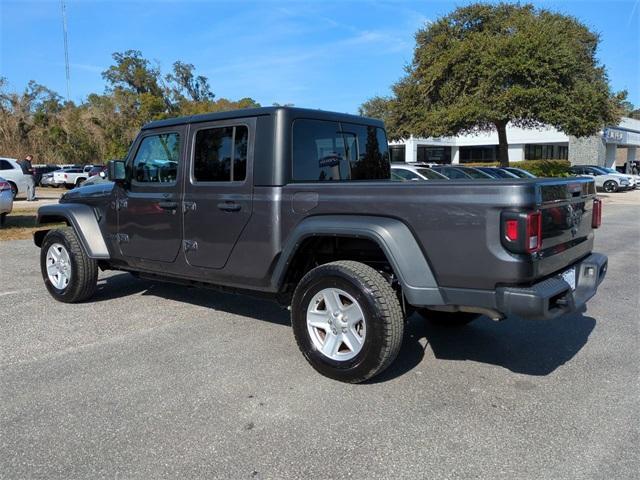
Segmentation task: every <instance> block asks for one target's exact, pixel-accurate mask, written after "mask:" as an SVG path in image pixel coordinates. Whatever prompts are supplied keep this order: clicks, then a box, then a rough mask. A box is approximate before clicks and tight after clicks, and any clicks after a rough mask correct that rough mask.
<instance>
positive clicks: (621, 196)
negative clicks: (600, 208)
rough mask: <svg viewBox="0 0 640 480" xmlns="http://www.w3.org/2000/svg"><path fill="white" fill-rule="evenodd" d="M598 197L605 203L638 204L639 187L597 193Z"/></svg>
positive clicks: (639, 199)
mask: <svg viewBox="0 0 640 480" xmlns="http://www.w3.org/2000/svg"><path fill="white" fill-rule="evenodd" d="M598 198H600V199H601V200H602V202H603V203H604V204H605V205H638V206H640V189H637V188H636V189H635V190H630V191H627V192H616V193H598Z"/></svg>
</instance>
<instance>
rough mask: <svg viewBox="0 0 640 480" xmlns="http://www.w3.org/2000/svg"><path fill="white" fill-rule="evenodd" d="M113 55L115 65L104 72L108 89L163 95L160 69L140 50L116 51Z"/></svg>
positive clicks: (103, 76) (103, 75)
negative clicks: (152, 64)
mask: <svg viewBox="0 0 640 480" xmlns="http://www.w3.org/2000/svg"><path fill="white" fill-rule="evenodd" d="M112 57H113V60H114V61H115V62H116V63H115V65H111V66H110V67H109V68H108V69H106V70H105V71H104V72H102V78H104V79H105V81H106V82H107V89H108V90H115V89H122V90H128V91H130V92H133V93H137V94H143V93H148V94H151V95H154V96H158V97H161V96H162V95H163V92H162V88H161V87H160V69H159V68H158V67H152V66H151V63H150V62H149V60H147V59H146V58H144V57H143V56H142V52H140V50H127V51H125V52H115V53H114V54H113V55H112Z"/></svg>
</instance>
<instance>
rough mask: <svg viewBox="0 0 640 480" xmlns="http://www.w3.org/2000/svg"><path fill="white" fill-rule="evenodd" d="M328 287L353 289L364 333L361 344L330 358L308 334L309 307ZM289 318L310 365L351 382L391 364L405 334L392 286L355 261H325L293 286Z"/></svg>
mask: <svg viewBox="0 0 640 480" xmlns="http://www.w3.org/2000/svg"><path fill="white" fill-rule="evenodd" d="M326 288H337V289H340V290H342V291H344V292H346V293H348V294H349V295H351V296H352V297H353V298H354V299H355V300H356V302H357V303H358V306H359V307H360V308H361V309H362V313H363V314H364V321H365V323H366V335H365V336H364V341H363V343H362V347H361V350H360V351H359V353H358V354H357V355H356V356H355V357H353V358H352V359H350V360H345V361H336V360H333V359H330V358H329V357H327V356H325V355H324V354H323V353H321V352H320V351H319V350H318V348H316V346H315V345H314V343H313V340H312V339H311V337H310V334H309V331H308V328H307V308H308V306H309V304H310V302H311V301H313V299H314V298H315V297H316V295H317V294H318V293H319V292H320V291H321V290H323V289H326ZM291 323H292V326H293V333H294V336H295V338H296V342H297V343H298V347H299V348H300V351H301V352H302V354H303V355H304V357H305V358H306V359H307V361H308V362H309V363H310V364H311V366H312V367H313V368H314V369H316V370H317V371H318V372H320V373H321V374H322V375H325V376H327V377H329V378H333V379H334V380H339V381H341V382H349V383H359V382H363V381H365V380H368V379H370V378H372V377H374V376H376V375H378V374H379V373H380V372H382V371H383V370H384V369H386V368H387V367H388V366H389V365H391V363H393V361H394V360H395V358H396V357H397V355H398V352H399V351H400V347H401V346H402V338H403V334H404V318H403V314H402V308H401V306H400V302H399V301H398V296H397V295H396V292H395V291H394V290H393V288H391V285H389V282H387V280H386V279H385V278H384V277H383V276H382V275H381V274H380V273H378V272H377V271H376V270H374V269H373V268H371V267H369V266H367V265H365V264H363V263H359V262H353V261H339V262H333V263H328V264H325V265H321V266H319V267H317V268H314V269H313V270H311V271H310V272H308V273H307V274H306V275H305V276H304V277H303V278H302V280H301V281H300V283H299V284H298V286H297V287H296V290H295V292H294V295H293V301H292V304H291ZM343 331H344V330H343Z"/></svg>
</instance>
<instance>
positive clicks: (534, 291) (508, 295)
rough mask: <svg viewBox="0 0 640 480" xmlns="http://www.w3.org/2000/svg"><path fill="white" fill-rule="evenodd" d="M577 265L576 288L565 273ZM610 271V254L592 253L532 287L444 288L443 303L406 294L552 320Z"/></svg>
mask: <svg viewBox="0 0 640 480" xmlns="http://www.w3.org/2000/svg"><path fill="white" fill-rule="evenodd" d="M571 268H575V287H576V288H575V290H572V289H571V286H570V285H569V284H568V283H567V282H566V281H565V280H564V279H563V278H562V276H561V272H565V271H567V270H569V269H571ZM606 273H607V257H606V256H605V255H602V254H600V253H591V254H589V255H588V256H586V257H583V258H582V259H581V260H578V261H577V262H575V263H573V264H572V265H567V266H566V267H565V268H564V269H562V270H561V271H559V272H557V273H555V274H553V275H551V276H549V277H546V278H545V279H544V280H541V281H539V282H537V283H534V284H533V285H529V286H526V287H525V286H506V285H505V286H501V287H498V288H496V289H495V290H476V289H468V288H451V287H443V288H440V289H439V292H440V294H441V295H442V299H443V302H442V303H440V304H434V303H432V302H430V301H429V300H430V298H427V297H426V296H424V295H417V294H416V293H415V292H408V293H410V295H407V294H406V293H405V297H406V299H407V301H408V303H409V304H410V305H413V306H415V307H427V308H431V309H435V310H445V311H454V312H455V311H465V312H477V313H484V314H486V315H489V316H491V317H493V318H500V317H508V316H510V315H514V316H518V317H521V318H526V319H550V318H556V317H559V316H560V315H564V314H566V313H570V312H574V311H576V310H578V309H580V308H581V307H582V306H583V305H584V304H585V303H587V301H588V300H589V299H590V298H591V297H593V296H594V295H595V293H596V291H597V290H598V286H599V285H600V283H601V282H602V280H603V279H604V277H605V275H606Z"/></svg>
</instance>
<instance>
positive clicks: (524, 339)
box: [92, 273, 596, 383]
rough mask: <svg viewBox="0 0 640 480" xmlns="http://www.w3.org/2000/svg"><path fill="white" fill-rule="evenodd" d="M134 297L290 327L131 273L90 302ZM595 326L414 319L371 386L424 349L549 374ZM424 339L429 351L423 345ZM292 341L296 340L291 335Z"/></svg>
mask: <svg viewBox="0 0 640 480" xmlns="http://www.w3.org/2000/svg"><path fill="white" fill-rule="evenodd" d="M135 294H142V295H153V296H156V297H159V298H165V299H168V300H173V301H177V302H185V303H189V304H192V305H198V306H201V307H205V308H210V309H213V310H220V311H224V312H227V313H231V314H234V315H241V316H244V317H249V318H255V319H256V320H261V321H266V322H270V323H274V324H277V325H283V326H287V325H290V320H289V312H288V311H287V310H285V309H284V308H283V307H281V306H279V305H277V304H276V303H275V302H272V301H269V300H263V299H260V298H254V297H247V296H242V295H234V294H229V293H223V292H219V291H216V290H208V289H201V288H190V287H186V286H182V285H173V284H166V283H155V282H151V281H146V280H139V279H136V278H135V277H133V276H131V275H129V274H127V273H118V274H115V275H111V276H109V277H106V278H103V279H101V280H100V282H99V285H98V291H97V292H96V295H95V297H94V298H93V299H92V301H95V302H100V301H105V300H112V299H116V298H122V297H126V296H129V295H135ZM595 325H596V321H595V319H593V318H592V317H589V316H586V315H584V312H580V313H575V314H572V315H566V316H564V317H561V318H556V319H554V320H522V319H519V318H515V317H513V318H508V319H506V320H504V321H502V322H494V321H492V320H490V319H488V318H487V317H481V318H479V319H478V320H476V321H474V322H473V323H471V324H469V325H466V326H463V327H443V326H439V325H435V324H432V323H430V322H428V321H426V320H423V319H422V317H420V316H419V315H417V314H415V315H413V316H412V317H411V318H409V321H408V323H407V325H406V328H405V335H404V341H403V345H402V350H401V351H400V354H399V355H398V358H397V359H396V361H395V362H394V363H393V364H392V365H391V367H389V368H388V369H387V370H385V371H384V372H382V374H381V375H379V376H377V377H376V378H374V379H372V380H370V383H380V382H385V381H388V380H392V379H394V378H396V377H399V376H402V375H404V374H405V373H407V372H409V371H411V370H412V369H413V368H415V367H416V366H417V365H418V364H420V362H421V361H422V360H423V358H424V355H425V351H426V349H430V350H432V351H433V354H434V356H435V357H436V359H438V360H470V361H474V362H480V363H487V364H490V365H496V366H499V367H503V368H506V369H507V370H510V371H512V372H514V373H520V374H524V375H532V376H543V375H548V374H550V373H552V372H553V371H554V370H556V369H557V368H558V367H560V366H562V365H563V364H565V363H566V362H568V361H569V360H571V359H572V358H573V357H574V356H575V355H576V354H577V353H578V352H579V351H580V349H582V347H583V346H584V345H585V344H586V343H587V340H588V338H589V335H590V334H591V332H592V331H593V329H594V328H595ZM425 340H426V346H423V345H424V343H425ZM291 341H294V340H293V334H291Z"/></svg>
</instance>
